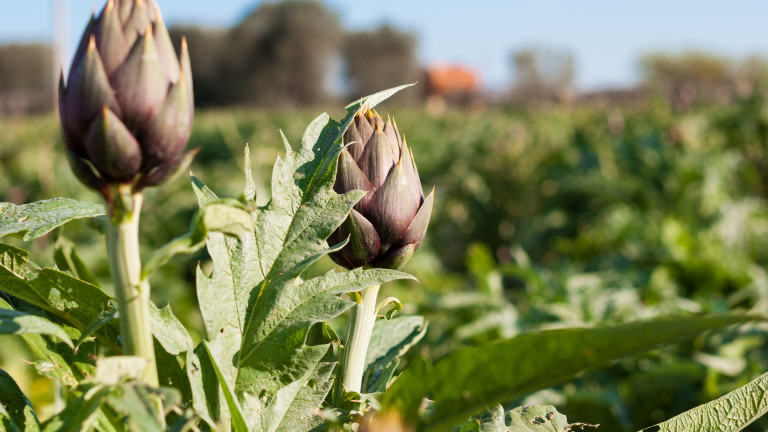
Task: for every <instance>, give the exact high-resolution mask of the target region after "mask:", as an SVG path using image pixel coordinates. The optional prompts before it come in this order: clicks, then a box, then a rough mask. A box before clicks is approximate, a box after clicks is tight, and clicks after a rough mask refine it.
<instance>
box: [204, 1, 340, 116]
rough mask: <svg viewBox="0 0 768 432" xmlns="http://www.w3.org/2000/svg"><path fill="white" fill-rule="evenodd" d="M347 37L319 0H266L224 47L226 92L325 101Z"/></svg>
mask: <svg viewBox="0 0 768 432" xmlns="http://www.w3.org/2000/svg"><path fill="white" fill-rule="evenodd" d="M341 39H342V30H341V27H340V25H339V21H338V18H337V17H336V15H335V14H333V13H331V12H330V11H329V10H328V9H327V8H326V7H325V6H324V5H323V4H322V3H320V2H319V1H314V0H306V1H305V0H286V1H283V2H278V3H263V4H261V5H260V6H259V7H258V8H257V9H256V10H254V11H253V12H251V13H250V14H249V15H248V16H247V17H246V18H245V19H244V20H243V21H242V22H241V23H240V24H238V25H237V26H235V27H234V28H233V29H232V30H231V31H230V32H229V34H228V35H227V37H226V42H225V43H224V44H223V45H222V46H221V49H220V50H219V54H218V55H219V58H220V59H221V68H222V69H221V74H220V79H221V80H222V83H221V84H222V86H223V88H224V89H225V96H226V98H227V99H228V100H232V101H235V102H241V103H256V104H262V105H276V104H277V105H303V104H312V103H318V102H321V101H323V100H324V99H325V98H326V96H327V94H326V83H327V71H328V68H329V66H330V59H331V58H332V57H333V54H334V53H335V52H338V49H339V45H340V43H341Z"/></svg>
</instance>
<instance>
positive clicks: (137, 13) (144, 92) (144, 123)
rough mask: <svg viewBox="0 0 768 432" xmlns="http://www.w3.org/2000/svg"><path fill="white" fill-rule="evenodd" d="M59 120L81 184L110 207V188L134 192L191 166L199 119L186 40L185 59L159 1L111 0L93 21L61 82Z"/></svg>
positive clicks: (70, 158) (182, 45) (182, 46)
mask: <svg viewBox="0 0 768 432" xmlns="http://www.w3.org/2000/svg"><path fill="white" fill-rule="evenodd" d="M59 114H60V117H61V125H62V130H63V135H64V141H65V145H66V153H67V158H68V160H69V163H70V165H71V167H72V169H73V171H74V172H75V174H76V176H77V177H78V179H79V180H80V181H81V182H83V183H84V184H85V185H86V186H88V187H90V188H92V189H95V190H97V191H100V192H101V193H102V194H103V195H104V196H105V197H106V198H107V200H108V201H109V200H110V196H109V194H110V188H109V186H110V185H125V184H128V185H130V187H131V189H132V190H133V191H134V192H138V191H140V190H141V189H143V188H144V187H147V186H154V185H157V184H160V183H162V182H164V181H167V180H168V179H169V178H170V177H171V176H173V175H174V174H176V173H178V172H181V171H182V170H183V169H185V168H186V167H187V166H188V165H189V163H190V162H191V161H192V158H193V157H194V154H195V153H196V150H192V151H188V152H186V153H183V154H180V152H181V150H182V149H183V148H184V146H185V145H186V143H187V140H188V139H189V135H190V132H191V129H192V119H193V115H194V107H193V96H192V76H191V70H190V63H189V55H188V52H187V46H186V41H184V40H182V44H181V55H180V60H179V59H177V57H176V53H175V51H174V48H173V44H172V43H171V38H170V36H169V35H168V30H167V29H166V27H165V24H164V23H163V20H162V18H161V16H160V10H159V8H158V7H157V5H156V3H155V2H154V1H153V0H109V1H108V2H107V4H106V5H105V6H104V8H103V9H102V11H101V12H100V14H99V16H98V18H95V17H94V16H93V15H92V16H91V20H90V22H89V24H88V26H87V27H86V29H85V32H84V34H83V36H82V39H81V41H80V45H79V47H78V49H77V51H76V53H75V56H74V59H73V61H72V65H71V67H70V69H69V77H68V82H67V83H66V85H65V83H64V76H63V72H62V77H61V79H60V82H59Z"/></svg>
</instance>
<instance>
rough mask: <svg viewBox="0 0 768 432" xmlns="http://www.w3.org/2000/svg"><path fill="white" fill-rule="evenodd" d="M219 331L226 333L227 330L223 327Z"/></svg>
mask: <svg viewBox="0 0 768 432" xmlns="http://www.w3.org/2000/svg"><path fill="white" fill-rule="evenodd" d="M219 333H221V334H226V333H227V332H226V331H225V330H224V327H222V328H221V330H219Z"/></svg>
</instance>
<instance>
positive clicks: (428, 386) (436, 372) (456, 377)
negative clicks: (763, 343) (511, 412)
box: [382, 315, 757, 430]
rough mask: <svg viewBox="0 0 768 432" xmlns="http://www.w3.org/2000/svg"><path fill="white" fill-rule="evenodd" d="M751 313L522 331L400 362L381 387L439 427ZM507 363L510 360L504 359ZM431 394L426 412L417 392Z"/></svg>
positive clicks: (391, 400)
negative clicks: (433, 360)
mask: <svg viewBox="0 0 768 432" xmlns="http://www.w3.org/2000/svg"><path fill="white" fill-rule="evenodd" d="M754 319H757V318H756V317H750V316H744V315H732V316H727V315H724V316H711V317H701V318H695V317H683V318H663V319H657V320H654V321H645V322H635V323H630V324H623V325H615V326H607V327H597V328H567V329H558V330H549V331H540V332H532V333H526V334H521V335H519V336H516V337H514V338H511V339H508V340H505V341H502V342H497V343H492V344H487V345H483V346H478V347H471V348H465V349H462V350H459V351H456V352H455V353H452V354H450V355H448V356H446V357H445V358H444V359H443V360H441V361H440V362H439V363H437V364H436V365H435V366H434V367H432V366H431V365H430V364H428V363H426V362H423V361H422V362H420V363H418V364H417V365H416V366H414V367H411V368H408V369H406V371H405V373H404V374H403V375H401V377H400V379H398V381H397V382H395V384H394V385H393V386H392V388H391V389H390V390H389V391H388V392H387V393H386V394H385V395H384V397H383V399H382V403H383V406H384V408H385V409H387V408H390V409H397V410H398V411H400V412H401V413H403V414H404V415H405V417H406V419H408V420H410V421H411V422H414V423H418V424H419V425H420V429H421V430H446V429H447V428H449V427H450V426H451V425H452V424H455V423H457V420H460V419H461V418H462V417H466V416H468V415H471V414H473V413H474V412H476V411H478V410H480V409H482V408H484V407H487V406H488V405H490V404H492V403H494V402H503V401H509V400H514V399H516V398H519V397H521V396H524V395H525V394H527V393H530V392H533V391H536V390H540V389H544V388H547V387H550V386H552V385H556V384H558V383H560V382H562V381H563V380H567V379H570V378H571V377H573V376H574V375H576V374H577V373H579V372H581V371H583V370H584V369H587V368H590V367H595V366H597V365H600V364H603V363H605V362H607V361H610V360H614V359H618V358H621V357H625V356H628V355H632V354H635V353H638V352H642V351H646V350H648V349H651V348H654V347H656V346H658V345H660V344H662V343H668V342H672V341H675V340H678V339H681V338H686V337H693V336H696V335H698V334H699V333H701V332H702V331H705V330H710V329H717V328H721V327H724V326H728V325H732V324H737V323H743V322H747V321H750V320H754ZM509 365H514V367H510V366H509ZM428 396H429V398H430V399H433V400H434V406H433V407H432V409H431V410H430V411H429V413H428V414H427V416H426V417H421V418H420V416H419V409H420V407H421V404H422V399H423V398H425V397H428Z"/></svg>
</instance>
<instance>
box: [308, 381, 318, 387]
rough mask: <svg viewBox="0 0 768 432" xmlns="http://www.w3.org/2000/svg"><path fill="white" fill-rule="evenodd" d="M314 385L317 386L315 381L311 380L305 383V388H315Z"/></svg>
mask: <svg viewBox="0 0 768 432" xmlns="http://www.w3.org/2000/svg"><path fill="white" fill-rule="evenodd" d="M316 385H317V381H316V380H313V379H311V380H309V381H307V387H309V388H315V386H316Z"/></svg>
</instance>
